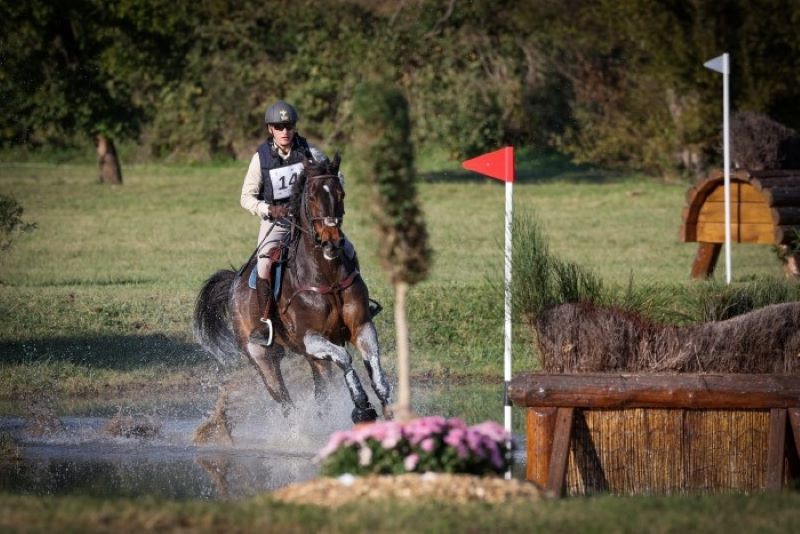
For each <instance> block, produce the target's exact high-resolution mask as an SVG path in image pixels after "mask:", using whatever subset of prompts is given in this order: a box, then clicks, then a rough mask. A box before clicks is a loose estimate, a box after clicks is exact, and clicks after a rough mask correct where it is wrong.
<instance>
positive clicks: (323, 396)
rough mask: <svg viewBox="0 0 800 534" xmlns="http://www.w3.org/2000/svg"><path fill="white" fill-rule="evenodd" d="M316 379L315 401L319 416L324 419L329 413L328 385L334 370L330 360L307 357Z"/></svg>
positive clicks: (312, 374)
mask: <svg viewBox="0 0 800 534" xmlns="http://www.w3.org/2000/svg"><path fill="white" fill-rule="evenodd" d="M306 360H307V361H308V364H309V365H310V366H311V376H312V377H313V378H314V400H315V401H316V404H317V416H318V417H320V418H322V417H324V416H325V414H327V413H328V407H329V406H328V402H327V401H328V384H329V383H330V381H331V378H332V377H333V369H331V362H330V361H329V360H319V359H317V358H314V357H311V356H306Z"/></svg>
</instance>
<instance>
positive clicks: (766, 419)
mask: <svg viewBox="0 0 800 534" xmlns="http://www.w3.org/2000/svg"><path fill="white" fill-rule="evenodd" d="M509 397H510V399H511V401H512V402H513V404H514V405H515V406H520V407H525V408H527V418H526V419H527V453H528V465H527V478H528V480H531V481H533V482H536V483H538V484H539V485H541V486H542V487H544V488H545V489H547V490H548V491H550V492H552V493H553V494H555V495H564V494H571V495H581V494H590V493H595V492H610V493H616V494H642V493H643V494H669V493H680V492H691V491H730V490H737V491H758V490H765V489H766V490H780V489H781V488H784V487H786V486H787V485H788V484H789V482H790V481H792V480H794V479H796V478H797V476H798V474H800V376H793V375H778V374H769V375H767V374H760V375H750V374H690V373H683V374H670V375H666V374H663V375H662V374H605V373H590V374H545V373H534V374H525V375H520V376H517V377H516V378H514V379H513V380H512V381H511V383H510V385H509Z"/></svg>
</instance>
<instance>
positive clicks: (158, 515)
mask: <svg viewBox="0 0 800 534" xmlns="http://www.w3.org/2000/svg"><path fill="white" fill-rule="evenodd" d="M798 521H800V495H798V494H762V495H755V496H744V495H718V496H711V495H698V496H682V497H628V498H619V497H595V498H583V499H566V500H559V501H552V500H551V501H541V502H526V501H512V502H510V503H504V504H497V505H488V504H481V505H476V504H471V505H455V504H444V503H437V502H420V503H415V504H407V503H400V502H388V501H382V502H381V501H378V502H377V503H376V502H364V503H358V504H350V505H347V506H342V507H339V508H336V509H331V510H328V509H323V508H318V507H312V506H295V505H288V504H281V503H277V502H275V501H273V500H271V499H269V498H268V497H257V498H253V499H248V500H243V501H234V502H218V503H207V502H205V503H204V502H199V501H183V502H164V501H158V500H154V499H140V500H124V499H114V500H99V499H90V498H80V497H60V498H52V497H45V498H36V497H29V496H0V529H3V530H22V531H25V532H29V531H52V530H58V531H67V532H73V531H74V532H86V531H92V532H93V531H103V532H112V531H113V532H119V531H122V532H141V531H144V530H147V531H150V530H157V531H176V530H180V531H191V532H196V531H202V532H205V531H214V532H242V531H247V532H258V531H268V532H320V531H322V532H568V533H573V532H581V533H583V532H587V533H588V532H614V533H618V532H630V533H639V532H653V533H668V532H675V533H683V532H765V533H766V532H791V531H793V529H795V528H796V527H797V524H798Z"/></svg>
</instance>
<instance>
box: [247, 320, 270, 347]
mask: <svg viewBox="0 0 800 534" xmlns="http://www.w3.org/2000/svg"><path fill="white" fill-rule="evenodd" d="M259 321H261V323H262V324H264V326H265V327H266V330H267V334H266V335H264V332H263V331H262V330H260V329H255V330H253V331H252V332H251V333H250V339H249V341H250V343H255V344H256V345H263V346H265V347H269V346H271V345H272V341H273V337H274V336H273V334H274V330H273V328H272V319H259Z"/></svg>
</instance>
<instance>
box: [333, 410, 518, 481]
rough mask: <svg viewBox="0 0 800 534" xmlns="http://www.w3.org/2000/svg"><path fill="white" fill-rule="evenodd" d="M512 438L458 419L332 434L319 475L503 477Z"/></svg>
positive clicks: (487, 424) (377, 425) (391, 424)
mask: <svg viewBox="0 0 800 534" xmlns="http://www.w3.org/2000/svg"><path fill="white" fill-rule="evenodd" d="M509 443H510V437H509V435H508V433H507V432H506V431H505V430H504V429H503V427H502V426H500V425H498V424H497V423H495V422H493V421H486V422H484V423H480V424H478V425H475V426H471V427H467V425H466V424H465V423H464V422H463V421H462V420H461V419H458V418H452V419H445V418H444V417H440V416H432V417H422V418H419V419H413V420H411V421H408V422H406V423H399V422H396V421H386V422H378V423H373V424H370V425H365V426H363V427H360V428H355V429H353V430H348V431H343V432H334V433H333V435H331V438H330V440H329V441H328V444H327V445H326V446H325V447H324V448H323V449H322V450H321V451H320V452H319V454H318V455H317V460H318V461H320V462H322V474H323V475H327V476H338V475H342V474H345V473H350V474H352V475H367V474H402V473H412V472H416V473H424V472H427V471H434V472H445V473H471V474H476V475H483V474H487V473H503V472H505V471H506V470H507V469H508V466H509V458H510V454H509V452H510V451H509Z"/></svg>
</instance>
